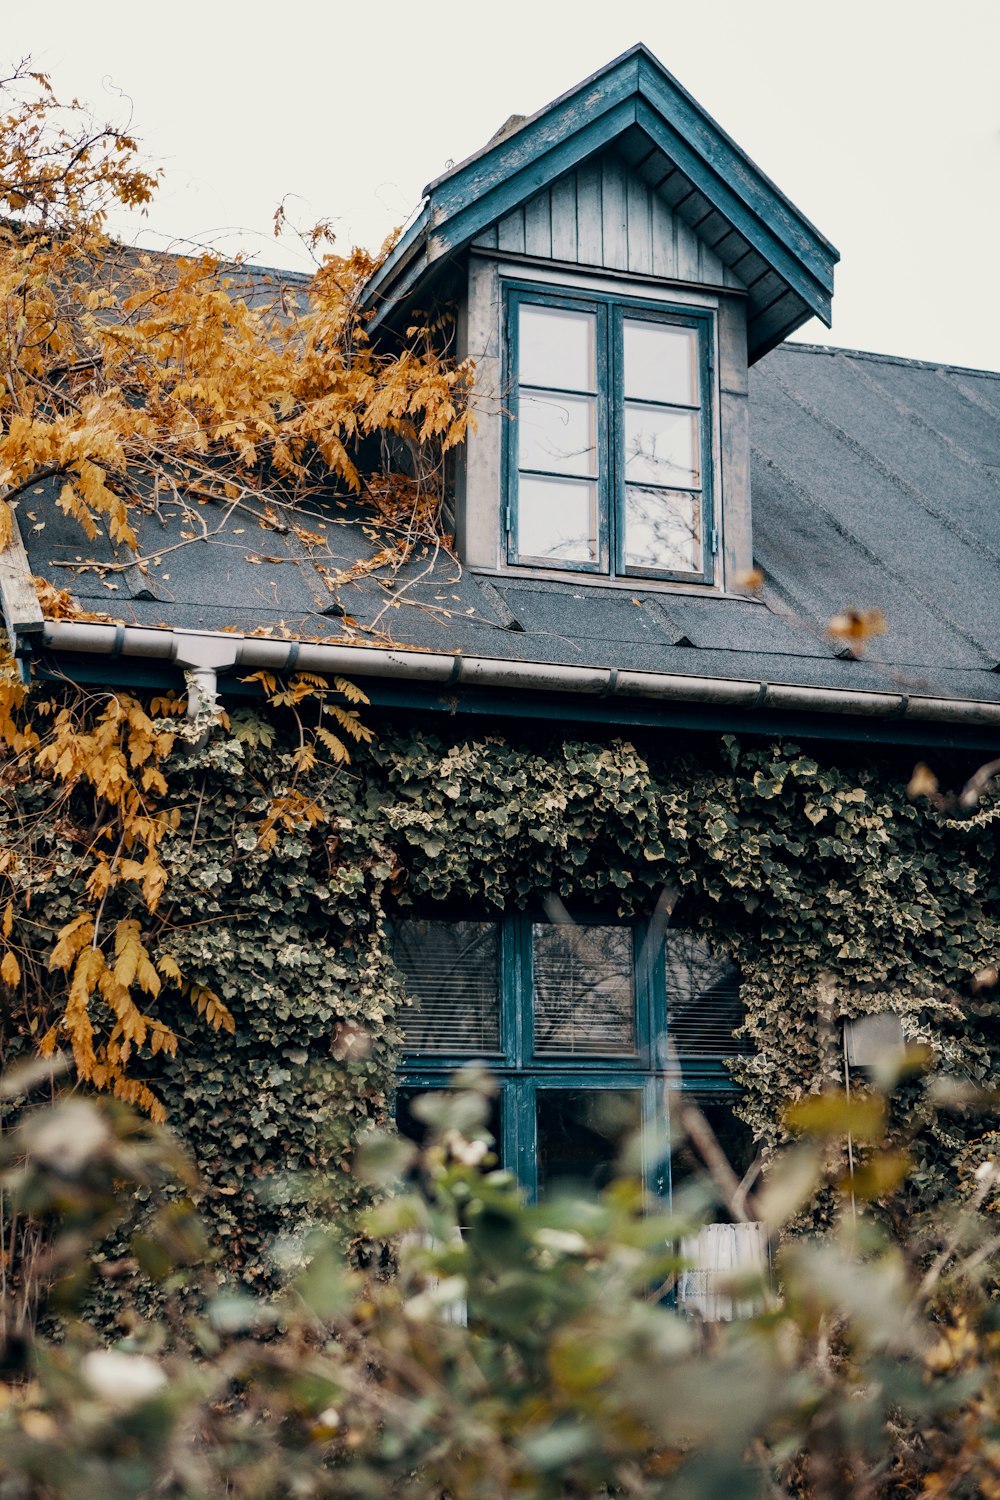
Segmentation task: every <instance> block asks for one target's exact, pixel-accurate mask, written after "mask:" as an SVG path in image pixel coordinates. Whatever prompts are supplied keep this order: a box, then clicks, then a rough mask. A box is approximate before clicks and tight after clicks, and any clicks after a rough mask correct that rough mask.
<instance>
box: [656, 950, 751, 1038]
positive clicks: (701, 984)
mask: <svg viewBox="0 0 1000 1500" xmlns="http://www.w3.org/2000/svg"><path fill="white" fill-rule="evenodd" d="M664 945H665V959H666V971H667V1041H668V1044H669V1047H670V1049H671V1052H672V1053H673V1054H675V1055H676V1056H677V1057H678V1058H679V1059H681V1060H682V1061H683V1059H685V1058H691V1059H693V1058H706V1059H710V1058H724V1057H737V1056H739V1055H740V1054H741V1053H745V1052H747V1051H748V1044H747V1042H746V1040H745V1038H743V1037H735V1036H734V1034H733V1033H734V1032H735V1031H736V1030H737V1029H738V1027H740V1026H741V1025H742V1024H743V1018H744V1015H745V1008H744V1006H743V1003H742V1001H741V1000H740V971H739V969H738V968H737V966H736V964H735V963H734V962H733V960H732V959H731V958H729V957H727V956H726V955H725V954H722V955H717V954H713V952H712V950H711V949H710V948H709V946H708V944H707V943H706V942H705V940H704V939H703V938H700V937H698V936H696V934H695V933H693V932H684V931H683V930H680V929H672V928H671V929H668V931H667V932H666V934H665V937H664Z"/></svg>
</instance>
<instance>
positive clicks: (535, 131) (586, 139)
mask: <svg viewBox="0 0 1000 1500" xmlns="http://www.w3.org/2000/svg"><path fill="white" fill-rule="evenodd" d="M611 146H615V147H616V148H617V149H618V150H619V151H621V153H622V154H623V155H624V156H625V158H626V159H627V160H628V161H629V162H630V163H632V164H633V165H635V166H637V167H639V168H641V173H642V175H643V177H644V179H645V180H646V181H647V183H648V184H649V185H650V187H653V188H655V190H656V191H657V192H658V193H659V194H660V195H661V196H662V197H663V198H664V200H665V201H666V202H667V204H668V205H669V207H670V209H671V211H672V212H674V213H677V214H679V215H680V216H681V217H682V218H683V219H684V220H685V221H686V222H687V223H688V224H690V225H691V226H692V227H694V226H697V232H698V234H699V236H700V237H701V238H702V239H703V240H704V241H705V242H706V243H707V244H709V245H710V246H712V247H713V248H714V249H715V251H716V253H717V254H718V255H719V257H720V259H721V260H722V262H723V264H724V265H726V266H727V267H729V268H730V269H735V270H737V271H738V274H739V276H740V278H741V279H744V278H747V277H748V268H751V267H752V272H751V273H750V274H749V278H748V279H747V280H746V282H745V284H746V286H747V337H748V347H749V355H750V359H751V361H753V360H755V359H758V358H760V357H761V356H762V355H763V354H765V353H766V352H767V351H768V350H769V349H772V348H774V346H775V345H776V344H778V343H780V342H781V340H782V339H784V338H786V337H787V336H788V334H790V333H791V332H793V331H794V330H795V329H796V328H800V327H801V326H802V324H803V323H805V322H807V321H808V319H809V318H810V317H813V316H815V317H818V318H821V319H822V320H823V322H825V323H827V324H829V322H830V303H831V298H832V295H833V268H834V266H835V264H836V262H837V261H838V260H839V258H840V257H839V254H838V252H837V250H835V249H834V247H833V245H831V244H830V242H829V240H827V239H826V238H825V237H824V236H823V235H821V234H820V232H819V231H818V230H817V229H816V228H815V227H814V226H813V225H812V224H811V223H810V222H809V220H808V219H807V218H806V217H805V215H804V214H802V213H800V211H799V210H798V209H797V208H796V207H795V205H794V204H793V203H791V202H790V201H789V199H788V198H786V197H785V195H784V194H783V193H782V192H781V191H780V190H779V189H778V188H777V187H775V185H774V183H773V182H771V180H770V179H769V178H768V177H766V176H765V175H764V173H763V172H762V171H761V170H760V168H759V167H758V166H757V165H756V164H755V163H754V162H752V161H751V160H750V158H749V157H748V156H747V155H746V154H745V153H744V152H743V151H742V150H741V149H740V147H739V146H737V144H736V142H735V141H734V140H732V138H731V137H730V136H728V135H727V134H726V132H725V131H724V130H723V129H722V128H721V126H719V125H718V124H716V122H715V121H714V120H713V119H712V117H711V116H710V115H709V114H707V113H706V111H705V110H704V109H702V107H701V105H700V104H699V103H698V102H697V100H696V99H693V98H692V97H691V95H690V94H689V93H688V92H687V90H686V89H684V88H683V87H682V86H681V85H680V84H679V83H678V81H677V79H676V78H674V77H673V76H672V74H670V73H668V72H667V70H666V68H664V66H663V64H662V63H661V62H659V61H658V59H657V58H656V57H654V56H653V54H652V53H651V52H650V51H649V49H648V48H647V47H644V46H643V45H642V44H641V43H640V44H638V45H637V46H635V47H632V48H630V49H629V51H628V52H625V53H623V54H622V56H621V57H618V58H616V59H615V60H614V61H613V62H610V63H608V64H607V66H606V67H604V68H601V69H600V71H599V72H597V73H594V74H592V76H591V77H590V78H586V79H584V81H583V82H582V83H580V84H577V85H576V87H575V88H573V89H571V90H570V91H569V92H568V93H566V94H563V95H562V96H561V97H560V98H558V99H555V100H553V101H552V103H551V104H547V105H546V106H545V108H544V109H540V110H538V111H537V112H536V113H535V114H533V115H530V116H529V117H527V118H526V119H523V120H521V119H517V117H512V118H511V120H509V121H508V122H507V125H505V126H504V127H503V128H502V129H501V130H499V131H498V132H497V134H496V135H495V136H494V137H493V139H492V140H491V141H489V142H488V143H487V144H486V145H485V146H484V147H483V149H482V150H481V151H477V152H476V153H475V154H474V155H472V156H470V157H468V158H467V159H466V160H465V161H462V162H459V163H458V165H457V166H455V167H453V168H452V169H451V170H450V171H449V172H447V173H445V175H444V176H442V177H438V178H437V179H436V180H435V181H434V182H432V183H430V184H429V185H428V186H427V187H426V188H425V189H424V194H425V197H424V202H423V204H422V206H421V208H420V210H419V212H418V213H417V214H416V216H415V217H414V219H413V220H412V222H411V223H410V225H409V226H408V228H407V230H406V232H405V233H404V234H403V236H402V238H401V240H400V241H399V243H398V245H397V246H396V247H395V249H394V250H393V252H392V254H391V255H390V256H389V257H388V258H387V260H386V261H385V263H384V265H382V266H381V267H380V268H379V270H377V271H376V272H375V274H374V275H373V276H372V278H371V280H370V281H369V283H368V286H367V287H366V290H365V299H366V303H367V305H368V306H369V307H370V308H371V309H372V310H373V313H374V321H375V322H377V321H378V320H379V318H380V317H382V316H383V315H385V314H386V313H389V312H391V310H392V309H393V308H394V307H395V306H397V305H399V304H400V303H401V302H403V303H405V304H406V305H410V304H411V303H412V300H413V298H414V297H415V296H422V295H424V293H425V291H426V289H427V287H428V285H429V284H430V283H431V282H432V281H433V280H434V278H435V277H436V276H437V275H438V274H439V273H440V271H441V269H442V267H444V266H445V265H446V264H447V263H448V261H449V260H450V259H451V258H452V257H453V256H454V255H455V254H456V253H457V252H458V251H460V250H461V249H463V248H464V247H465V246H466V245H468V244H469V243H470V242H471V241H472V240H473V239H475V237H476V236H477V235H479V234H480V233H481V232H482V231H483V230H485V229H487V228H488V227H489V226H490V225H491V224H494V223H496V222H497V221H498V220H499V219H501V218H503V216H504V215H505V214H507V213H508V212H509V211H510V210H511V209H512V208H514V207H516V206H517V205H518V204H521V203H524V202H527V201H528V200H529V199H531V198H532V197H533V196H534V195H535V194H537V193H538V192H540V191H541V190H543V189H545V188H548V187H550V186H551V185H552V183H554V182H556V181H557V180H558V179H559V178H561V177H563V176H565V175H566V174H567V173H569V172H572V171H573V170H574V169H575V168H576V167H578V166H580V165H581V164H582V163H583V162H585V161H587V160H589V159H590V158H592V157H594V156H595V155H596V154H597V153H599V152H601V151H604V150H606V149H608V148H609V147H611Z"/></svg>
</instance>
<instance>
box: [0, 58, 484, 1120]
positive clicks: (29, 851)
mask: <svg viewBox="0 0 1000 1500" xmlns="http://www.w3.org/2000/svg"><path fill="white" fill-rule="evenodd" d="M0 109H2V111H3V112H2V114H0V307H2V310H3V320H2V328H0V548H2V547H6V546H7V545H8V544H9V542H10V540H11V536H12V511H11V506H12V505H16V504H17V502H18V499H19V497H22V496H23V495H24V494H25V492H26V491H30V490H32V489H33V488H34V487H37V486H38V485H39V484H41V483H42V482H43V481H46V482H58V485H59V493H58V505H59V507H60V508H61V509H62V511H63V512H64V513H66V514H67V515H68V516H70V517H72V518H73V519H74V520H75V521H76V522H78V523H79V526H80V529H81V537H83V536H87V537H90V538H93V537H94V536H95V534H96V533H97V530H98V528H103V529H104V532H105V534H106V535H107V536H108V537H109V538H110V539H111V541H112V542H113V543H114V544H115V545H116V546H117V547H118V548H119V550H120V552H121V554H122V555H123V557H124V558H125V563H124V564H123V566H124V565H126V564H127V565H132V566H137V567H138V568H139V569H140V570H145V569H146V568H148V566H149V559H148V558H146V557H144V556H143V555H142V553H141V551H139V550H137V545H138V544H137V533H136V524H135V521H136V516H137V515H139V514H140V513H142V512H143V511H144V510H145V511H148V510H149V509H150V508H151V507H155V506H156V505H157V503H158V501H159V499H160V497H162V496H164V495H169V496H170V497H172V498H173V499H174V500H175V501H177V502H178V503H180V504H181V505H182V506H185V505H188V506H191V507H192V508H194V507H195V506H201V507H205V506H206V505H207V506H208V507H210V508H211V507H222V508H223V509H224V510H225V511H231V510H232V509H233V508H243V509H245V510H246V511H247V512H248V513H249V514H250V515H252V516H253V517H254V518H256V519H258V520H259V519H260V518H261V517H262V516H264V517H270V518H274V517H275V516H278V517H280V518H281V524H284V525H287V526H289V527H292V528H295V527H299V526H301V525H302V524H303V523H302V518H301V506H302V505H303V503H304V501H305V500H306V499H308V498H309V497H311V496H313V495H316V494H317V493H320V492H323V491H325V490H329V488H330V487H331V486H332V485H336V486H339V487H341V488H342V489H344V490H347V491H352V492H355V493H356V494H357V495H358V496H359V497H360V498H361V500H362V501H363V502H364V503H366V504H367V505H368V506H370V511H371V519H372V523H373V524H374V525H375V526H376V527H377V526H379V525H381V524H386V526H387V540H386V545H385V547H384V549H382V551H381V553H380V554H379V557H378V563H379V565H382V566H388V567H392V566H393V565H395V564H396V563H398V562H400V561H401V560H403V559H404V558H405V557H406V555H407V554H408V552H409V550H410V549H411V548H412V546H413V545H414V543H415V542H416V541H417V540H418V539H420V538H421V537H423V538H426V537H428V536H430V537H433V538H435V540H437V539H438V538H439V533H440V503H441V481H442V464H443V457H444V454H445V453H446V451H447V450H448V449H449V448H450V447H452V446H453V445H454V444H456V443H458V442H460V441H461V439H462V437H463V435H464V432H465V428H466V424H467V422H468V421H469V413H468V408H467V393H468V389H469V386H470V383H471V369H470V367H469V366H468V365H465V364H458V363H456V362H455V361H453V360H449V359H448V358H446V357H444V356H443V355H442V354H441V353H440V352H439V345H440V341H437V343H436V341H435V339H434V337H433V336H432V330H430V329H428V328H421V327H415V328H411V329H409V330H408V331H407V333H406V336H405V337H404V338H402V340H401V341H400V342H399V343H398V344H397V345H396V346H395V347H394V348H393V349H392V350H391V352H386V351H385V350H383V349H380V348H377V347H376V346H375V345H374V344H373V342H372V341H371V340H370V339H369V336H368V332H367V330H366V319H365V316H364V314H363V312H362V310H361V301H360V293H361V289H362V287H363V285H364V283H365V280H366V278H367V277H368V276H369V275H370V273H371V271H372V269H373V267H374V266H375V265H376V264H377V263H378V262H377V258H373V257H372V256H371V255H369V254H368V253H366V252H365V251H362V250H354V251H352V252H351V253H350V254H349V255H347V256H341V255H337V254H335V253H333V249H332V244H331V236H330V234H329V232H328V230H327V229H326V228H325V226H320V227H319V228H317V229H316V230H315V231H314V232H313V233H312V234H311V235H310V236H309V237H308V242H309V244H310V245H311V247H312V249H313V250H314V252H315V258H316V269H315V273H314V275H313V276H312V278H311V280H309V281H308V284H303V285H301V286H300V285H294V286H293V285H291V284H286V282H284V281H283V280H282V278H281V277H280V276H274V277H272V278H270V281H269V282H268V283H267V285H266V294H265V295H262V294H261V278H260V277H259V276H252V275H251V274H250V272H249V269H248V267H247V266H246V265H244V264H243V263H241V262H240V261H239V260H237V261H236V262H234V263H223V262H221V261H220V260H219V258H218V257H216V256H215V255H213V254H210V253H207V252H206V253H199V254H194V255H189V256H172V255H163V254H152V253H140V252H138V251H135V250H131V249H128V248H125V247H123V246H121V245H119V244H116V243H115V242H114V241H112V240H111V239H110V238H109V235H108V233H107V229H106V221H107V216H108V213H109V210H110V209H111V208H113V207H116V206H123V207H127V208H135V207H140V208H141V207H142V206H143V205H144V204H146V203H148V201H149V199H150V197H151V195H152V194H153V192H154V191H155V188H156V174H155V173H154V172H151V171H150V170H149V169H148V168H147V167H146V166H145V165H144V163H143V162H142V160H141V158H140V156H139V153H138V148H137V143H136V141H135V139H134V138H133V136H132V135H131V133H130V132H129V130H128V129H126V128H122V127H120V126H119V125H116V124H113V123H112V124H103V123H100V122H98V121H96V120H95V119H94V118H93V116H92V115H91V114H90V113H89V111H88V110H87V109H85V108H84V107H83V106H82V105H81V104H80V103H79V102H78V101H76V100H73V101H71V102H70V103H69V104H68V105H62V104H60V102H59V100H58V99H57V98H56V96H55V94H54V93H53V90H52V88H51V85H50V83H49V81H48V79H47V78H46V77H45V75H44V74H41V73H37V72H34V71H32V70H31V69H30V68H29V67H28V66H27V65H25V64H21V65H20V66H17V67H15V68H14V69H13V70H12V71H11V72H10V73H9V74H8V76H7V77H6V78H5V79H3V81H2V84H0ZM282 217H283V216H282V215H281V214H280V213H279V215H278V216H277V219H276V223H277V225H278V227H281V222H282ZM369 439H370V440H375V441H372V442H370V443H369V444H368V447H369V448H370V449H371V451H372V452H373V453H374V454H375V455H376V458H375V466H374V467H373V466H372V464H371V463H369V464H367V465H362V463H361V462H360V460H359V452H361V451H362V445H363V444H364V441H365V440H369ZM401 516H402V517H403V518H404V519H405V522H406V524H405V525H403V526H400V525H398V524H390V523H398V521H399V518H400V517H401ZM201 530H202V533H204V530H205V528H204V526H202V528H201ZM37 587H38V590H39V593H40V597H41V599H42V602H43V605H44V606H45V608H46V610H47V612H48V613H50V614H52V613H55V614H70V615H73V614H76V615H77V616H79V615H80V613H81V611H80V610H79V608H78V606H77V605H76V604H75V602H74V601H73V599H72V597H71V595H70V593H69V592H68V591H67V590H65V589H63V588H61V587H60V586H59V584H58V582H53V581H52V580H37ZM2 670H3V677H2V681H0V739H2V744H3V748H4V751H5V753H6V760H5V764H4V768H3V779H4V785H5V795H6V802H7V818H6V827H5V833H4V837H3V845H2V848H0V879H2V881H3V885H4V890H3V892H2V895H0V913H2V916H0V927H2V934H3V939H4V948H3V953H2V958H0V978H2V981H3V983H4V985H5V986H6V991H7V995H8V1009H9V1010H13V1009H17V1007H18V1006H19V1007H20V1013H21V1015H22V1022H23V1026H22V1030H24V1031H25V1032H29V1033H31V1034H32V1035H34V1036H35V1038H36V1040H37V1041H38V1044H39V1045H40V1046H41V1049H42V1051H43V1053H44V1052H51V1051H52V1049H53V1048H54V1047H55V1046H56V1044H57V1042H58V1041H59V1040H60V1039H61V1038H64V1039H65V1040H66V1041H68V1043H69V1044H70V1046H71V1048H72V1053H73V1057H74V1060H75V1064H76V1070H77V1073H78V1075H79V1076H80V1077H81V1078H83V1079H86V1080H88V1081H89V1082H90V1083H92V1084H94V1085H97V1086H98V1087H103V1088H110V1089H112V1090H113V1091H114V1092H115V1093H117V1094H118V1095H120V1096H122V1097H124V1098H126V1099H129V1100H131V1101H133V1102H136V1103H138V1104H140V1105H141V1106H142V1107H144V1108H145V1109H147V1110H148V1111H150V1112H151V1113H153V1114H154V1115H156V1114H159V1113H160V1112H161V1106H160V1104H159V1102H158V1100H157V1099H156V1097H155V1095H154V1093H153V1092H152V1091H151V1090H150V1089H149V1088H148V1087H147V1086H146V1084H145V1083H143V1082H142V1081H141V1080H139V1079H137V1078H135V1077H133V1076H131V1075H130V1071H129V1068H130V1061H132V1060H134V1059H135V1058H136V1056H145V1057H148V1056H149V1055H151V1054H155V1053H156V1052H158V1051H167V1052H170V1051H172V1050H173V1049H174V1048H175V1047H176V1045H177V1037H176V1034H175V1032H174V1030H173V1029H172V1028H171V1027H170V1026H169V1025H167V1024H166V1023H165V1022H164V1021H163V1020H162V1019H160V1018H159V1017H158V1016H157V1014H156V1001H157V996H158V995H159V993H160V991H161V989H163V988H164V987H167V988H173V989H175V990H176V989H180V990H181V992H182V993H186V994H187V995H188V997H189V998H190V1000H191V1002H192V1004H193V1005H194V1006H195V1008H196V1009H197V1010H198V1011H199V1012H200V1013H202V1014H203V1015H204V1017H205V1019H206V1020H207V1022H208V1023H209V1024H210V1025H212V1026H214V1027H216V1028H226V1029H232V1026H233V1021H232V1017H231V1015H230V1013H229V1010H228V1009H227V1007H226V1006H225V1005H224V1004H223V1002H222V1001H221V999H219V997H218V996H217V995H215V994H214V993H212V991H211V990H210V989H207V988H206V987H205V986H203V985H199V984H197V983H195V982H194V981H193V980H192V979H191V978H190V977H189V976H188V975H186V974H185V973H184V972H183V971H182V969H181V967H180V966H179V964H178V963H177V961H176V959H175V958H174V957H173V956H172V955H171V952H170V944H169V918H168V916H166V915H165V911H166V905H165V892H166V890H167V886H168V873H167V866H166V864H165V863H164V860H163V858H162V849H163V841H164V839H165V838H166V837H168V836H169V834H170V833H171V831H172V830H174V829H176V827H177V823H178V816H179V814H178V810H177V808H176V806H175V805H173V803H172V797H171V787H170V766H171V763H172V757H174V756H175V755H176V752H177V748H178V736H180V737H181V739H182V740H183V736H184V733H185V731H184V728H183V726H182V724H181V721H180V719H179V714H181V713H183V709H184V704H183V702H182V701H177V700H174V699H173V698H170V697H161V698H160V699H158V700H153V701H152V702H150V701H148V700H147V701H145V702H143V701H140V699H139V698H138V697H136V696H132V695H129V694H126V693H122V692H105V691H93V690H91V691H88V692H84V691H83V690H78V689H74V688H73V687H72V686H71V685H67V686H65V687H64V688H61V689H59V690H54V691H49V692H47V693H45V694H44V695H43V694H40V693H39V692H38V691H37V690H36V691H30V690H29V688H28V687H27V686H26V685H25V684H24V683H23V682H21V681H20V680H19V677H18V674H17V671H16V669H15V665H14V663H13V662H12V661H11V660H10V659H9V658H8V659H7V660H6V662H5V663H4V666H3V669H2ZM261 685H262V687H263V689H264V691H265V692H267V693H268V694H269V696H270V698H271V700H272V702H273V703H275V704H276V705H278V706H281V707H285V708H287V709H289V710H291V711H293V712H294V711H297V708H298V706H299V705H300V704H301V703H302V701H303V700H304V699H312V700H314V704H315V706H316V707H317V714H316V716H315V717H316V723H315V725H314V726H313V731H312V732H311V734H310V735H309V737H308V741H306V740H303V741H302V743H301V744H300V746H299V751H298V755H299V761H298V763H297V765H298V767H305V766H308V765H311V764H313V763H314V762H315V761H316V759H317V757H325V758H326V759H327V760H328V761H329V762H330V763H331V764H338V763H342V762H344V761H346V759H347V758H348V744H349V742H350V741H351V740H352V739H354V740H357V739H362V738H365V737H366V736H367V733H368V731H367V729H366V728H365V726H364V724H363V722H362V721H361V720H360V719H359V717H358V715H357V711H356V708H355V707H354V706H352V703H351V702H349V701H345V699H347V700H350V699H353V700H354V702H355V703H356V702H357V701H359V700H360V697H361V695H360V694H358V693H357V692H356V691H355V690H353V689H352V688H351V685H350V684H349V683H345V682H343V681H337V682H335V683H332V684H327V683H325V682H323V681H322V680H321V679H307V678H304V677H300V678H298V679H296V680H295V681H293V682H292V683H290V684H279V683H276V682H273V681H271V680H267V679H262V683H261ZM39 785H43V786H44V787H46V788H47V790H46V791H45V793H44V797H43V802H44V818H43V817H42V815H41V807H39V808H38V809H36V812H35V813H34V814H26V813H25V811H24V807H23V806H22V805H21V804H20V803H19V802H18V795H17V794H18V789H19V788H21V789H23V788H24V787H27V786H32V787H37V786H39ZM324 815H325V814H324V807H323V805H322V803H321V802H320V801H318V800H317V799H316V797H315V796H313V795H311V794H306V793H305V792H303V791H301V790H299V789H297V788H296V787H295V786H294V785H293V786H291V787H290V788H287V789H286V790H285V791H284V792H283V794H282V795H281V796H280V797H277V798H274V799H272V800H271V802H270V803H269V805H268V806H267V808H266V809H265V812H264V814H263V816H261V815H260V814H259V813H258V814H256V815H255V818H254V820H253V829H254V834H253V837H254V838H255V839H256V840H257V844H258V847H259V848H260V849H261V850H263V851H264V852H265V853H266V852H267V851H268V850H269V849H271V848H273V845H274V841H275V829H276V828H279V827H288V828H290V827H295V826H297V825H299V824H303V825H305V826H315V825H316V824H317V823H320V822H321V821H322V820H323V818H324ZM42 822H44V824H45V826H46V827H47V828H50V829H52V828H55V829H57V830H58V831H59V837H60V838H61V839H62V840H63V841H64V843H65V845H66V846H67V847H68V848H71V849H72V855H71V856H70V860H71V866H72V878H73V885H74V889H75V890H76V891H77V892H78V899H77V902H76V909H75V910H74V911H72V913H71V914H69V917H68V920H62V921H59V922H57V923H55V924H53V923H52V922H50V921H49V920H48V918H47V915H46V909H45V891H46V880H47V879H48V878H49V876H50V875H51V873H52V871H51V869H50V868H49V866H48V865H47V864H46V859H48V857H49V856H48V855H45V856H44V857H43V855H42V854H40V852H39V843H38V837H37V833H38V827H39V826H40V825H41V823H42ZM64 873H65V872H64ZM118 895H127V897H128V900H127V902H126V903H125V904H124V905H123V904H122V903H121V902H120V901H118V900H116V896H118Z"/></svg>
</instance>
